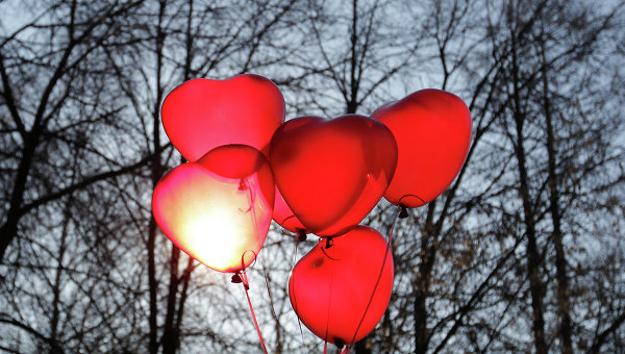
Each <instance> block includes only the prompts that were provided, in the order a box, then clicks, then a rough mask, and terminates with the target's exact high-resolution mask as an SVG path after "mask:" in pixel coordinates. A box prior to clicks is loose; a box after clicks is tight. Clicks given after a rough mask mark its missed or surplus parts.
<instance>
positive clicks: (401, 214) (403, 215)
mask: <svg viewBox="0 0 625 354" xmlns="http://www.w3.org/2000/svg"><path fill="white" fill-rule="evenodd" d="M400 208H401V211H400V212H399V218H400V219H405V218H407V217H408V210H407V209H406V207H403V206H402V207H400Z"/></svg>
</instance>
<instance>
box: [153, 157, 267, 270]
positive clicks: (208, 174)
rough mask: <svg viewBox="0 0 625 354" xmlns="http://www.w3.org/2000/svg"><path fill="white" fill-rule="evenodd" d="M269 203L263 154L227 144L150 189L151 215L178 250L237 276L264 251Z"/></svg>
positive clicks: (174, 170) (188, 163) (175, 172)
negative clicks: (151, 193) (152, 189)
mask: <svg viewBox="0 0 625 354" xmlns="http://www.w3.org/2000/svg"><path fill="white" fill-rule="evenodd" d="M273 202H274V184H273V178H272V173H271V168H270V167H269V164H268V162H267V161H266V159H265V158H264V156H263V154H261V153H260V152H259V151H258V150H256V149H254V148H252V147H249V146H245V145H226V146H222V147H218V148H216V149H214V150H211V151H210V152H209V153H207V154H206V155H204V156H203V157H202V158H201V159H200V160H199V161H197V162H187V163H185V164H182V165H180V166H178V167H176V168H175V169H173V170H172V171H170V172H169V173H167V174H166V175H165V176H164V177H163V178H162V179H161V180H160V181H159V182H158V184H157V185H156V188H155V189H154V193H153V195H152V213H153V214H154V219H155V220H156V223H157V224H158V226H159V227H160V228H161V230H162V231H163V233H164V234H165V235H167V237H168V238H169V239H170V240H171V241H172V242H173V243H174V244H175V245H176V246H178V248H180V249H181V250H183V251H184V252H186V253H187V254H189V255H190V256H191V257H193V258H195V259H197V260H198V261H200V262H202V263H203V264H205V265H206V266H208V267H210V268H212V269H214V270H217V271H220V272H236V271H238V270H240V269H242V268H244V267H247V266H248V265H249V264H250V263H251V262H252V261H253V260H254V256H255V255H257V254H258V252H259V251H260V249H261V247H262V246H263V243H264V242H265V238H266V236H267V231H268V230H269V225H270V224H271V215H272V212H273Z"/></svg>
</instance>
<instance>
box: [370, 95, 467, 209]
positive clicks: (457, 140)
mask: <svg viewBox="0 0 625 354" xmlns="http://www.w3.org/2000/svg"><path fill="white" fill-rule="evenodd" d="M372 117H373V118H374V119H378V120H379V121H381V122H382V123H384V124H385V125H386V126H387V127H388V128H389V129H390V130H391V131H392V132H393V135H394V136H395V140H396V141H397V146H398V149H399V153H398V158H397V170H396V171H395V175H394V177H393V180H392V181H391V184H390V185H389V187H388V189H387V190H386V193H385V194H384V197H385V198H386V199H387V200H388V201H389V202H391V203H393V204H396V205H400V206H403V207H410V208H413V207H418V206H421V205H423V204H426V203H428V202H430V201H431V200H433V199H434V198H436V197H437V196H438V195H439V194H441V193H442V192H443V191H444V190H445V189H446V188H447V187H448V186H449V184H451V182H452V181H453V180H454V178H455V177H456V175H457V174H458V172H459V171H460V168H462V165H463V164H464V161H465V159H466V156H467V153H468V151H469V144H470V140H471V113H470V112H469V109H468V108H467V106H466V105H465V104H464V102H463V101H462V100H461V99H460V98H459V97H457V96H455V95H453V94H451V93H449V92H445V91H441V90H436V89H426V90H421V91H418V92H415V93H413V94H411V95H409V96H407V97H406V98H404V99H402V100H400V101H397V102H395V103H392V104H387V105H385V106H382V107H381V108H379V109H378V110H377V111H375V112H374V113H373V115H372Z"/></svg>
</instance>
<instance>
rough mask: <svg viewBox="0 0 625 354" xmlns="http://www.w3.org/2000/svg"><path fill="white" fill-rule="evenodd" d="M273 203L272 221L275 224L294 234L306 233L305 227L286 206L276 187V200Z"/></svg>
mask: <svg viewBox="0 0 625 354" xmlns="http://www.w3.org/2000/svg"><path fill="white" fill-rule="evenodd" d="M275 199H276V200H275V203H274V205H273V220H274V221H275V222H277V223H278V224H279V225H280V226H282V227H283V228H285V229H287V230H289V231H291V232H295V233H301V232H306V227H305V226H304V225H303V224H302V222H301V221H299V219H298V218H297V216H295V214H294V213H293V211H292V210H291V208H289V206H288V205H287V204H286V202H285V201H284V198H283V197H282V194H280V191H279V190H278V187H276V198H275Z"/></svg>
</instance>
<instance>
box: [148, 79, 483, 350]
mask: <svg viewBox="0 0 625 354" xmlns="http://www.w3.org/2000/svg"><path fill="white" fill-rule="evenodd" d="M284 117H285V104H284V98H283V96H282V94H281V93H280V90H279V89H278V88H277V87H276V85H275V84H274V83H273V82H271V81H270V80H268V79H266V78H264V77H262V76H258V75H251V74H243V75H238V76H235V77H233V78H231V79H228V80H223V81H221V80H207V79H195V80H191V81H187V82H185V83H183V84H181V85H180V86H178V87H177V88H175V89H174V90H173V91H172V92H171V93H170V94H169V95H168V96H167V97H166V98H165V100H164V102H163V105H162V121H163V126H164V128H165V132H166V133H167V135H168V136H169V139H170V140H171V142H172V144H173V145H174V146H175V147H176V148H177V149H178V151H180V153H181V154H182V155H183V156H184V157H185V158H186V159H187V160H188V161H189V162H187V163H184V164H182V165H180V166H178V167H176V168H174V169H173V170H172V171H170V172H169V173H167V174H166V175H165V176H164V177H163V178H162V179H161V180H160V182H159V183H158V184H157V186H156V188H155V190H154V193H153V197H152V211H153V214H154V218H155V220H156V222H157V224H158V225H159V227H160V228H161V230H162V231H163V232H164V233H165V235H167V237H168V238H169V239H170V240H171V241H172V242H173V243H174V244H175V245H176V246H177V247H179V248H180V249H181V250H183V251H184V252H186V253H187V254H189V255H190V256H191V257H193V258H195V259H197V260H198V261H200V262H202V263H203V264H205V265H206V266H208V267H209V268H211V269H214V270H217V271H220V272H226V273H235V274H237V276H239V275H241V272H243V271H244V270H245V268H246V267H248V266H249V265H250V264H251V263H252V262H253V261H254V259H255V258H256V256H257V255H258V253H259V252H260V250H261V248H262V246H263V243H264V241H265V238H266V236H267V232H268V230H269V227H270V224H271V220H272V219H273V220H274V221H276V222H277V223H278V224H280V225H281V226H282V227H284V228H285V229H286V230H289V231H291V232H294V233H297V235H298V238H299V239H303V238H305V235H306V234H307V233H314V234H316V235H318V236H319V237H321V239H320V242H319V243H318V244H317V245H316V246H315V247H314V248H313V249H312V250H310V251H309V252H308V254H306V255H305V256H304V257H303V258H302V259H301V260H300V261H299V262H298V263H297V264H296V265H295V267H294V269H293V271H292V274H291V277H290V280H289V296H290V298H291V303H292V305H293V308H294V310H295V312H296V313H297V315H298V317H299V318H300V319H301V320H302V322H303V323H304V324H305V325H306V326H307V327H308V328H309V329H310V330H311V331H312V332H314V333H315V334H316V335H318V336H319V337H321V338H323V339H325V340H326V341H330V342H333V343H335V344H337V345H339V346H342V345H347V346H349V345H351V344H352V343H354V342H356V341H358V340H360V339H361V338H363V337H365V336H366V335H367V334H368V333H369V332H370V331H371V330H372V329H373V328H374V327H375V326H376V324H377V323H378V322H379V320H380V318H381V317H382V315H383V314H384V311H385V310H386V308H387V306H388V302H389V299H390V296H391V291H392V286H393V258H392V254H389V253H390V252H389V247H388V246H389V244H388V243H387V241H386V240H385V238H384V237H383V236H382V235H381V234H380V233H379V232H377V231H376V230H374V229H372V228H369V227H365V226H359V225H358V224H359V223H360V222H361V221H362V220H363V218H365V217H366V216H367V214H369V212H370V211H371V210H372V209H373V208H374V207H375V205H376V204H377V203H378V202H379V200H380V199H381V198H382V196H384V197H385V198H386V199H387V200H388V201H389V202H391V203H392V204H395V205H398V206H400V207H401V208H402V210H404V211H405V208H414V207H418V206H421V205H424V204H426V203H428V202H429V201H431V200H433V199H434V198H436V197H437V196H438V195H439V194H440V193H441V192H443V191H444V190H445V189H446V188H447V187H448V186H449V184H450V183H451V182H452V180H453V179H454V178H455V176H456V174H457V173H458V171H459V170H460V168H461V167H462V164H463V163H464V160H465V158H466V155H467V151H468V147H469V142H470V136H471V117H470V114H469V110H468V109H467V107H466V105H465V104H464V103H463V101H462V100H461V99H460V98H458V97H457V96H455V95H453V94H450V93H448V92H445V91H441V90H435V89H426V90H422V91H418V92H415V93H413V94H411V95H409V96H407V97H405V98H404V99H402V100H400V101H396V102H392V103H389V104H387V105H384V106H382V107H380V108H379V109H378V110H376V111H375V112H374V113H373V114H372V115H371V117H365V116H362V115H355V114H351V115H344V116H340V117H337V118H334V119H331V120H324V119H322V118H319V117H313V116H306V117H299V118H294V119H291V120H289V121H286V122H284Z"/></svg>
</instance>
